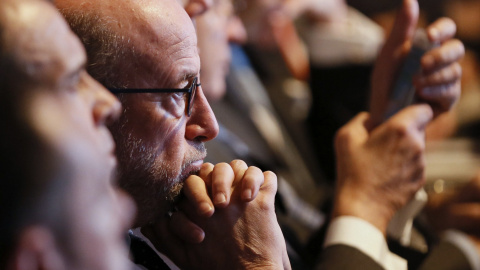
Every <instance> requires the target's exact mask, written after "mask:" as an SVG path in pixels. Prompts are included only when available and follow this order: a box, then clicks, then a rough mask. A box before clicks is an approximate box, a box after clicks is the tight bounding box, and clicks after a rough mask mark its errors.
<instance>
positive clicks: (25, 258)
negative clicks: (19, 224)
mask: <svg viewBox="0 0 480 270" xmlns="http://www.w3.org/2000/svg"><path fill="white" fill-rule="evenodd" d="M10 262H11V263H10V267H9V269H13V270H40V269H42V270H43V269H44V270H61V269H66V268H65V260H64V258H63V256H62V253H61V252H60V249H58V246H57V244H56V242H55V238H54V236H53V234H52V232H51V231H50V230H48V229H47V228H45V227H42V226H30V227H27V228H26V229H25V230H23V231H22V233H21V234H20V237H19V241H18V244H17V246H16V250H15V252H14V254H13V256H12V258H11V261H10Z"/></svg>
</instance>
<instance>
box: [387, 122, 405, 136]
mask: <svg viewBox="0 0 480 270" xmlns="http://www.w3.org/2000/svg"><path fill="white" fill-rule="evenodd" d="M389 128H390V129H391V130H392V132H393V134H395V136H396V137H407V136H408V135H409V128H408V126H407V125H406V123H404V122H403V121H394V122H391V123H390V125H389Z"/></svg>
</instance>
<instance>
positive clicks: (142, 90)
mask: <svg viewBox="0 0 480 270" xmlns="http://www.w3.org/2000/svg"><path fill="white" fill-rule="evenodd" d="M197 80H198V77H195V78H194V79H193V82H192V85H191V86H190V87H189V88H107V89H108V91H110V92H111V93H112V94H129V93H131V94H141V93H177V92H180V93H187V94H188V97H187V102H186V103H187V107H186V108H185V112H186V114H187V115H188V116H189V117H190V115H191V114H192V107H193V100H194V99H195V94H196V93H197V88H198V87H199V86H201V85H202V84H201V83H197Z"/></svg>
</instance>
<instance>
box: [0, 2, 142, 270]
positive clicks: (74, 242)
mask: <svg viewBox="0 0 480 270" xmlns="http://www.w3.org/2000/svg"><path fill="white" fill-rule="evenodd" d="M12 6H14V9H13V11H12V18H11V21H12V24H11V25H9V28H8V29H11V33H10V34H11V35H12V40H13V42H12V44H13V45H15V48H14V49H13V50H12V51H14V53H15V54H17V55H16V56H15V57H18V61H19V63H21V64H24V65H25V67H26V70H27V71H26V72H29V73H28V74H29V75H30V76H29V79H30V81H29V82H27V85H29V87H28V88H26V90H25V93H26V97H27V98H26V101H25V102H24V104H25V111H26V113H27V115H28V117H29V119H31V122H32V124H33V126H34V127H35V129H36V130H38V131H39V134H40V135H41V136H42V137H44V138H45V140H46V141H47V142H48V143H50V144H51V145H52V146H53V148H54V149H56V151H58V152H59V153H60V154H61V155H62V156H63V157H65V159H66V160H65V162H66V163H68V164H71V165H72V168H71V171H68V175H69V176H71V178H73V182H72V183H71V185H70V187H69V188H68V190H67V191H66V192H69V195H70V196H67V198H69V200H68V201H67V202H59V203H63V204H65V205H66V208H67V209H69V211H68V213H62V214H65V215H67V218H66V220H68V223H69V224H64V225H65V227H66V228H67V229H66V231H67V232H68V233H67V234H68V237H67V238H68V239H57V240H58V241H60V242H62V243H65V245H66V246H67V247H68V250H69V251H71V252H65V251H63V250H62V252H61V253H62V261H63V264H64V266H65V269H102V270H103V269H105V270H107V269H126V266H127V265H128V264H127V263H126V258H127V256H126V255H127V250H126V246H125V244H124V233H125V230H126V229H127V228H128V226H129V223H130V221H131V218H132V217H131V216H132V215H133V209H132V207H128V204H129V203H128V201H129V200H128V199H127V198H126V197H125V196H123V195H120V196H118V195H117V194H116V192H115V191H114V190H113V187H112V186H111V181H110V180H111V178H112V172H113V170H114V168H115V166H116V159H115V157H114V154H113V151H114V143H113V139H112V137H111V135H110V134H109V132H108V129H107V128H106V126H105V123H106V121H109V120H110V118H115V117H116V115H118V113H119V109H120V105H119V102H118V101H117V100H116V99H115V98H114V96H113V95H111V94H110V93H109V92H107V90H106V89H104V88H103V87H102V86H101V85H100V84H99V83H97V82H96V81H94V80H93V79H92V78H91V77H90V76H89V75H88V74H87V73H86V71H85V69H84V65H85V61H86V57H85V51H84V49H83V47H82V45H81V43H80V41H79V40H78V38H77V37H76V36H75V35H74V34H73V33H72V32H71V31H70V29H69V28H68V26H67V24H66V22H65V21H64V19H63V18H62V16H61V15H60V14H59V13H58V11H57V10H56V9H55V8H54V7H53V6H52V5H51V4H49V3H48V2H46V1H40V0H38V1H37V0H31V1H30V0H27V1H19V2H18V3H17V2H16V3H15V4H13V5H12ZM18 33H21V34H18ZM120 206H127V207H123V208H124V209H122V211H123V213H122V214H121V213H120V209H119V208H120Z"/></svg>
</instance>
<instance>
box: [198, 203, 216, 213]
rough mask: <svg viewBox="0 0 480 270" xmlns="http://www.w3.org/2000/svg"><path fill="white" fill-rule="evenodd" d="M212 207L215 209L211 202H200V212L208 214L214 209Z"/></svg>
mask: <svg viewBox="0 0 480 270" xmlns="http://www.w3.org/2000/svg"><path fill="white" fill-rule="evenodd" d="M212 209H213V207H212V206H211V205H210V204H209V203H206V202H203V203H201V204H200V207H199V213H200V214H208V213H210V211H212Z"/></svg>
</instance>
